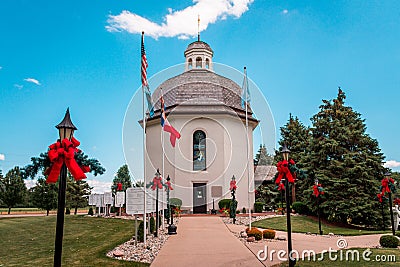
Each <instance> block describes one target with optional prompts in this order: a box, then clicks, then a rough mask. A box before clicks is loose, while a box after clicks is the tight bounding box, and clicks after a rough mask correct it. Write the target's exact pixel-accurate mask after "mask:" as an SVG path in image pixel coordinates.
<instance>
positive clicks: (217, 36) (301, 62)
mask: <svg viewBox="0 0 400 267" xmlns="http://www.w3.org/2000/svg"><path fill="white" fill-rule="evenodd" d="M215 3H216V1H214V0H213V1H211V0H197V1H189V0H185V1H155V0H148V1H133V0H131V1H127V0H125V1H122V0H121V1H106V0H99V1H96V2H92V1H76V0H72V1H71V0H70V1H65V0H63V1H44V0H42V1H40V0H39V1H30V0H25V1H22V0H2V1H0V33H1V42H0V125H1V131H0V169H2V170H3V173H4V172H6V171H7V170H9V169H10V168H12V167H13V166H16V165H18V166H24V165H26V164H28V163H29V161H30V157H32V156H37V155H38V154H39V153H40V152H43V151H45V150H46V148H47V146H48V145H49V144H51V143H52V142H54V141H55V140H56V138H57V130H56V129H55V128H54V126H55V125H56V124H58V123H59V122H60V121H61V119H62V118H63V116H64V113H65V110H66V108H67V107H69V108H70V111H71V117H72V120H73V122H74V124H75V125H76V126H77V127H78V131H77V132H76V134H75V136H76V138H77V139H79V140H80V141H81V143H82V145H81V148H82V150H84V151H85V153H86V154H88V155H89V156H91V157H95V158H97V159H99V160H100V161H101V163H102V164H103V165H104V166H105V168H106V169H107V172H106V174H105V175H103V176H101V177H93V176H90V177H89V178H88V180H90V181H92V182H91V183H92V185H95V186H96V187H97V188H99V189H100V188H101V187H102V186H103V187H104V186H108V183H109V182H110V181H111V180H112V178H113V175H114V173H116V171H117V169H118V167H120V166H121V165H122V164H124V161H125V160H124V154H123V146H122V129H123V121H124V115H125V111H126V109H127V107H128V104H129V102H130V100H131V98H132V96H133V94H134V93H135V91H136V90H137V89H138V88H139V87H140V34H138V33H139V32H141V31H142V30H145V31H146V33H147V36H146V51H147V57H148V62H149V68H148V75H149V76H152V75H154V74H156V73H157V72H159V71H161V70H163V69H165V68H168V67H170V66H172V65H175V64H179V63H183V62H184V57H183V51H184V50H185V48H186V47H187V45H188V44H189V43H190V42H192V41H194V40H195V37H194V35H196V30H197V14H200V17H201V26H200V28H201V38H202V40H204V41H206V42H207V43H209V44H210V45H211V47H212V48H213V50H214V52H215V54H214V61H215V62H219V63H223V64H226V65H229V66H231V67H234V68H236V69H239V70H241V69H243V66H247V69H248V75H249V78H251V79H252V80H253V81H254V82H255V83H256V84H257V85H258V87H259V88H260V89H261V90H262V92H263V93H264V96H265V98H266V99H267V101H268V103H269V106H270V108H271V110H272V113H273V115H274V119H275V124H276V126H277V128H278V129H279V127H280V126H282V125H284V124H285V123H286V121H287V119H288V118H289V113H292V114H293V115H295V116H298V117H299V118H300V119H301V121H302V122H304V123H305V124H306V125H309V124H310V120H309V119H310V117H311V116H312V115H313V114H315V113H316V112H317V111H318V106H319V105H320V104H321V100H322V99H332V98H334V97H336V95H337V87H338V86H341V87H342V89H343V90H344V91H345V93H346V95H347V100H346V102H347V104H348V105H350V106H352V107H353V108H354V109H355V110H356V111H358V112H360V113H361V114H362V117H363V118H365V119H366V124H367V127H368V129H367V131H368V133H369V134H370V135H371V136H372V137H373V138H376V139H377V140H378V141H379V144H380V147H381V149H382V151H383V153H384V154H385V156H386V159H387V160H392V161H393V162H392V163H391V165H390V166H392V167H395V168H394V169H395V170H399V168H398V166H399V164H400V163H398V162H399V161H400V150H399V148H400V146H399V143H400V141H399V138H398V134H397V133H398V132H399V130H400V124H399V123H398V117H399V113H400V112H399V110H398V108H397V102H398V99H399V96H400V92H399V87H400V68H399V65H400V46H399V43H400V30H399V29H400V27H399V24H400V11H399V10H400V2H399V1H396V0H393V1H391V0H385V1H378V0H377V1H373V0H370V1H363V0H359V1H339V0H338V1H301V0H295V1H283V0H282V1H273V0H269V1H267V0H255V1H251V0H250V1H249V0H235V1H229V0H221V1H218V2H217V3H219V4H215ZM167 15H168V16H167ZM153 89H154V88H153ZM138 109H140V107H138ZM277 131H278V130H277ZM396 166H397V167H396Z"/></svg>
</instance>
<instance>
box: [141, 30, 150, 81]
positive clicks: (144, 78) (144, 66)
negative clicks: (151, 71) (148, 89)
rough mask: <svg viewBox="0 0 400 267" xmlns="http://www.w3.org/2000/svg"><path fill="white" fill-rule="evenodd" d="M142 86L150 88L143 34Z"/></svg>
mask: <svg viewBox="0 0 400 267" xmlns="http://www.w3.org/2000/svg"><path fill="white" fill-rule="evenodd" d="M141 52H142V85H143V86H149V84H148V83H147V67H148V66H149V65H148V64H147V58H146V50H145V49H144V34H143V33H142V49H141Z"/></svg>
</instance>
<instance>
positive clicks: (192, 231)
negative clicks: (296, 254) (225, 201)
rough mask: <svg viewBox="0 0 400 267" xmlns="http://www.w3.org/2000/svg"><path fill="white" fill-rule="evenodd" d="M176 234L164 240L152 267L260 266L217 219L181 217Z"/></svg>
mask: <svg viewBox="0 0 400 267" xmlns="http://www.w3.org/2000/svg"><path fill="white" fill-rule="evenodd" d="M242 227H243V226H242ZM177 232H178V234H177V235H173V236H170V237H169V238H168V240H167V242H166V243H165V244H164V246H163V247H162V249H161V251H160V252H159V254H158V255H157V257H156V259H155V260H154V261H153V263H152V264H151V266H152V267H169V266H174V267H180V266H182V267H188V266H189V267H195V266H208V267H211V266H212V267H214V266H215V267H217V266H218V267H219V266H229V267H231V266H233V267H234V266H254V267H257V266H263V264H262V263H261V262H260V261H259V260H257V258H256V256H255V255H254V254H253V253H252V252H251V251H250V250H249V249H248V248H247V247H246V246H245V245H244V244H243V243H242V242H241V241H240V240H239V239H238V238H236V237H235V236H234V235H233V234H232V233H231V232H230V231H229V229H228V228H227V227H226V226H225V224H224V223H223V222H222V220H221V218H220V217H217V216H210V217H182V218H180V220H179V225H178V230H177Z"/></svg>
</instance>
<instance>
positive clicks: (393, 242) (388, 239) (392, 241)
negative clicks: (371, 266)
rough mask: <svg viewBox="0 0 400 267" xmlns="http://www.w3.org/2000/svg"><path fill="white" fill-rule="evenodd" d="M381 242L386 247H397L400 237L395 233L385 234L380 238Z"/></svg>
mask: <svg viewBox="0 0 400 267" xmlns="http://www.w3.org/2000/svg"><path fill="white" fill-rule="evenodd" d="M379 244H380V245H381V246H382V247H384V248H397V246H398V245H399V239H398V238H397V237H396V236H393V235H383V236H381V238H380V239H379Z"/></svg>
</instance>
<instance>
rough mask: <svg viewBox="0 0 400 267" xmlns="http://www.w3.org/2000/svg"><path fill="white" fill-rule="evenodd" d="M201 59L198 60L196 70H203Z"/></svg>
mask: <svg viewBox="0 0 400 267" xmlns="http://www.w3.org/2000/svg"><path fill="white" fill-rule="evenodd" d="M202 67H203V66H202V62H201V57H197V58H196V68H202Z"/></svg>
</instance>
